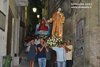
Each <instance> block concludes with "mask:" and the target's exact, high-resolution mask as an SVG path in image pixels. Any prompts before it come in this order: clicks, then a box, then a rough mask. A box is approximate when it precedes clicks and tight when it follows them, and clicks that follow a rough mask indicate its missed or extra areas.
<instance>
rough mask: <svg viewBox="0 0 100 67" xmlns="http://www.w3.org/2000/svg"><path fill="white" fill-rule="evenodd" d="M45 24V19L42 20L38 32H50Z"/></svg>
mask: <svg viewBox="0 0 100 67" xmlns="http://www.w3.org/2000/svg"><path fill="white" fill-rule="evenodd" d="M45 24H46V21H45V20H44V19H42V21H41V23H40V26H39V28H38V31H40V30H44V31H48V26H46V25H45Z"/></svg>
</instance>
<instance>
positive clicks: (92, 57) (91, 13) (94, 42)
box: [73, 0, 100, 67]
mask: <svg viewBox="0 0 100 67" xmlns="http://www.w3.org/2000/svg"><path fill="white" fill-rule="evenodd" d="M98 1H99V0H95V1H94V0H91V2H90V3H92V8H91V9H82V10H80V11H79V9H77V11H76V12H77V14H74V15H73V29H74V31H73V32H74V33H75V38H77V37H76V35H77V34H76V32H77V31H76V28H77V26H76V25H77V23H78V21H79V20H80V19H82V18H85V27H84V30H85V31H84V49H83V51H82V52H83V54H82V55H80V56H78V57H77V54H80V53H79V52H77V51H76V50H77V49H78V48H76V49H75V55H74V56H75V57H74V59H75V60H74V67H80V66H81V67H100V52H99V43H100V35H99V34H100V25H99V22H100V20H99V16H100V15H99V10H100V9H98V8H100V7H99V6H98V4H99V3H98ZM88 2H89V1H88ZM76 42H77V39H75V46H74V47H79V45H78V44H77V43H76ZM81 45H82V44H81ZM79 51H80V50H79ZM82 52H81V53H82Z"/></svg>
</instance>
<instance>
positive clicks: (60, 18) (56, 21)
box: [52, 8, 65, 38]
mask: <svg viewBox="0 0 100 67" xmlns="http://www.w3.org/2000/svg"><path fill="white" fill-rule="evenodd" d="M52 21H53V28H52V35H56V36H58V37H61V38H62V35H63V23H64V21H65V17H64V14H63V13H61V8H58V11H57V12H55V13H54V14H53V17H52Z"/></svg>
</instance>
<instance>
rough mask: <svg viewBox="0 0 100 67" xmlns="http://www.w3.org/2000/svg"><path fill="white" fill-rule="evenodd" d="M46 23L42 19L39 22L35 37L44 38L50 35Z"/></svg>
mask: <svg viewBox="0 0 100 67" xmlns="http://www.w3.org/2000/svg"><path fill="white" fill-rule="evenodd" d="M46 22H47V21H46V19H45V18H43V19H42V20H41V22H40V23H39V24H37V25H36V31H35V34H36V35H46V36H49V35H50V27H49V25H48V24H47V23H46Z"/></svg>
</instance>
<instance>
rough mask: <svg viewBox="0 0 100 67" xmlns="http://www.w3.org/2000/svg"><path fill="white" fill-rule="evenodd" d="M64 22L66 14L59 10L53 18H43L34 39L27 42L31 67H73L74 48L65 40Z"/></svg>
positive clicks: (27, 52)
mask: <svg viewBox="0 0 100 67" xmlns="http://www.w3.org/2000/svg"><path fill="white" fill-rule="evenodd" d="M64 20H65V17H64V14H63V13H62V12H61V8H58V10H57V11H55V12H54V14H53V15H52V18H50V19H49V20H46V19H45V17H43V18H42V20H41V21H40V23H39V24H37V25H36V30H35V36H34V37H31V38H30V39H26V40H25V46H26V49H25V51H26V54H27V60H28V62H29V65H30V67H72V65H73V46H72V43H71V40H67V41H64V40H63V23H64ZM50 23H52V26H50Z"/></svg>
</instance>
